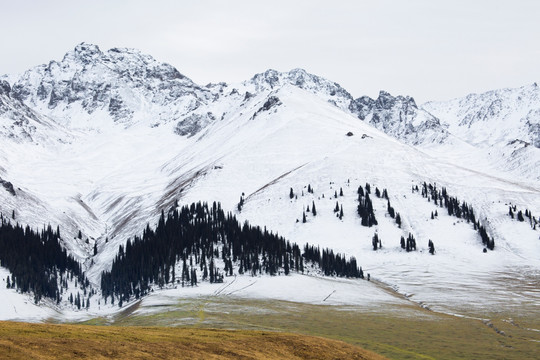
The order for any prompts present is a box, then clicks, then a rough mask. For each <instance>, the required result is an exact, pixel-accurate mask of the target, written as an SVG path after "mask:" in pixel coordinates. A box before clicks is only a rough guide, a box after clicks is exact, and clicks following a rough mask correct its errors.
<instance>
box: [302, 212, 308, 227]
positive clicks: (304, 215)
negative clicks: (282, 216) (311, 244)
mask: <svg viewBox="0 0 540 360" xmlns="http://www.w3.org/2000/svg"><path fill="white" fill-rule="evenodd" d="M306 222H307V220H306V212H303V213H302V223H304V224H305V223H306Z"/></svg>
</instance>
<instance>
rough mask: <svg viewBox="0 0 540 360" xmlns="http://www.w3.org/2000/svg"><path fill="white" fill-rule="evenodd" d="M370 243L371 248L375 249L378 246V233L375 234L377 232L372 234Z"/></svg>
mask: <svg viewBox="0 0 540 360" xmlns="http://www.w3.org/2000/svg"><path fill="white" fill-rule="evenodd" d="M371 244H372V245H373V250H377V248H378V246H379V235H377V233H375V235H373V238H372V239H371Z"/></svg>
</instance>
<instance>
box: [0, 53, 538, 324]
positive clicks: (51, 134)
mask: <svg viewBox="0 0 540 360" xmlns="http://www.w3.org/2000/svg"><path fill="white" fill-rule="evenodd" d="M5 79H9V81H10V83H8V82H7V81H3V82H2V83H1V84H2V85H1V90H0V125H1V127H0V130H1V133H0V136H1V139H2V140H1V142H0V178H1V179H0V184H2V185H3V186H0V211H1V212H2V213H3V214H4V215H11V214H12V213H13V212H14V216H13V217H14V220H15V221H17V222H20V223H21V224H28V225H30V226H31V227H32V228H33V229H36V228H39V229H40V228H42V227H43V226H44V224H49V223H50V224H52V226H53V227H55V226H56V225H59V227H60V230H61V233H62V234H63V235H62V243H63V246H64V247H65V248H66V249H68V251H69V253H70V254H72V255H73V256H74V257H75V258H76V259H77V260H78V261H80V262H81V263H82V264H83V268H84V270H85V271H86V274H87V276H88V278H89V279H90V281H91V282H92V284H93V285H94V286H95V287H96V288H97V289H99V282H100V276H101V272H102V271H104V270H109V269H110V267H111V263H112V262H113V260H114V259H115V257H116V256H117V253H118V250H119V246H120V245H122V246H124V245H125V244H126V242H127V240H128V239H130V238H133V237H134V236H135V235H140V234H141V233H142V232H143V231H144V229H145V227H146V226H147V224H149V225H150V226H152V227H153V226H155V225H156V223H157V221H158V218H159V216H160V213H161V212H162V211H165V212H168V211H169V210H170V209H171V208H174V207H175V206H176V205H177V203H178V204H179V205H186V204H190V203H192V202H197V201H208V202H209V203H211V202H213V201H219V202H220V203H221V206H222V207H223V208H224V209H225V210H227V211H232V212H234V213H235V214H236V216H237V217H238V218H239V220H241V221H244V220H245V221H249V222H250V223H252V224H255V225H259V226H261V227H267V228H268V229H270V230H271V231H274V232H278V233H279V234H280V235H282V236H284V237H285V238H287V239H288V240H291V241H293V242H296V243H298V244H301V245H302V244H305V243H306V242H309V243H310V244H315V245H321V246H324V247H329V248H332V249H334V250H335V251H337V252H341V253H345V254H348V255H354V256H355V257H356V259H357V260H358V262H359V265H361V266H362V267H363V268H364V270H365V271H366V272H367V271H369V272H370V273H371V274H372V276H373V277H374V278H376V279H378V280H381V281H383V282H385V283H387V284H389V285H390V286H392V287H393V288H394V289H396V290H397V291H399V292H400V293H402V294H407V295H410V298H411V299H412V300H413V301H415V302H424V303H427V304H428V305H429V306H433V307H434V308H437V309H439V310H443V311H446V312H457V311H458V310H462V309H464V308H465V307H466V306H468V307H472V305H471V304H470V302H471V299H476V298H479V297H482V298H483V299H485V301H486V302H489V303H492V304H497V306H499V305H500V304H502V303H504V302H508V303H510V304H514V302H515V299H514V298H513V297H512V295H513V293H512V292H513V291H520V293H519V294H520V296H523V297H524V298H526V299H528V300H530V301H533V302H534V301H538V299H539V298H540V294H539V293H538V289H534V288H531V286H529V285H527V284H530V282H527V279H528V276H529V275H527V274H530V276H536V275H535V274H538V272H539V271H540V258H539V257H538V255H537V254H538V253H539V250H540V243H539V242H538V235H539V233H538V229H534V226H533V224H534V221H533V218H534V219H538V216H537V215H536V214H538V212H539V211H540V184H539V182H538V178H539V176H540V174H538V169H539V167H537V166H535V165H534V164H538V163H539V161H540V156H539V154H538V151H537V150H538V149H537V148H536V147H535V146H529V145H527V146H525V145H524V143H530V144H534V143H535V141H537V140H535V139H537V135H535V133H534V131H537V130H534V129H536V128H535V126H537V125H534V124H538V118H537V117H535V115H534V114H536V113H537V111H536V112H535V110H534V106H535V105H534V104H536V102H535V101H536V100H537V99H538V96H537V90H535V88H529V90H528V91H527V90H526V89H525V90H523V91H522V92H521V93H520V94H521V95H515V96H514V95H512V96H514V98H513V99H514V102H513V103H519V104H521V105H519V109H521V110H520V111H521V112H520V113H519V114H517V115H516V114H515V112H514V110H516V109H517V108H516V107H512V106H510V105H508V106H507V105H505V106H502V105H501V106H499V108H500V109H504V111H502V110H500V111H498V112H497V111H494V110H493V111H492V113H494V114H496V116H495V120H494V127H495V128H497V129H493V130H492V129H491V128H490V127H489V126H486V125H487V124H488V123H489V124H491V122H490V121H491V120H489V119H488V118H485V117H482V120H478V121H476V120H475V121H472V120H474V119H477V118H478V116H476V115H475V116H473V115H470V116H469V115H467V114H469V113H472V112H473V111H476V112H475V114H478V113H480V112H481V110H478V109H484V108H485V106H487V108H489V105H486V103H487V102H490V101H491V102H493V101H492V100H491V99H492V97H495V96H496V97H498V98H499V99H500V103H501V104H506V103H507V102H505V101H507V100H505V99H508V98H512V96H507V95H505V94H510V93H511V94H514V93H517V92H516V91H512V90H508V91H506V90H505V91H498V92H494V93H497V95H489V96H486V97H485V99H489V100H485V99H484V100H482V99H480V97H478V98H475V97H473V98H475V100H474V101H472V100H470V101H467V102H461V103H460V101H459V100H454V101H451V102H449V103H447V104H446V105H445V104H443V103H437V104H436V103H428V104H426V105H424V106H422V107H418V106H417V105H416V103H415V101H414V99H413V98H411V97H404V96H397V97H394V96H391V95H390V94H388V93H386V92H381V93H380V95H379V97H378V98H377V99H375V100H374V99H370V98H369V97H365V96H364V97H359V98H356V99H355V98H353V96H352V95H350V94H349V93H348V92H347V91H346V90H344V89H343V88H342V87H340V86H339V85H338V84H336V83H334V82H331V81H328V80H326V79H323V78H320V77H318V76H315V75H312V74H308V73H307V72H305V71H304V70H300V69H296V70H292V71H290V72H285V73H280V72H277V71H274V70H268V71H266V72H264V73H261V74H257V75H255V76H254V77H252V78H251V79H249V80H246V81H244V82H242V83H239V84H225V83H216V84H208V85H206V86H199V85H197V84H194V83H193V82H192V81H191V80H189V79H188V78H187V77H185V76H183V75H181V73H180V72H179V71H177V70H176V69H175V68H174V67H172V66H170V65H167V64H161V63H159V62H158V61H156V60H154V59H153V58H151V57H150V56H148V55H144V54H141V53H140V52H138V51H136V50H131V49H112V50H109V51H107V52H102V51H101V50H99V48H98V47H97V46H95V45H90V44H84V43H83V44H80V45H78V46H77V47H76V48H75V49H74V50H73V51H71V52H69V53H67V54H66V55H65V56H64V58H63V59H62V60H61V61H59V62H55V61H52V62H51V63H49V64H48V65H42V66H38V67H35V68H33V69H30V70H28V71H27V72H25V73H23V74H22V75H20V76H10V77H5ZM525 97H527V99H525ZM518 98H519V99H520V100H519V101H521V102H519V101H518V100H517V99H518ZM535 99H536V100H535ZM460 104H461V105H460ZM466 104H467V105H466ZM473 104H474V106H473ZM491 108H492V109H493V107H491ZM444 109H446V110H444ZM475 109H476V110H475ZM512 109H514V110H512ZM516 111H517V110H516ZM489 114H491V112H489ZM520 114H521V115H520ZM523 114H525V115H523ZM510 118H512V119H517V118H519V119H520V120H516V121H515V122H516V123H517V124H516V125H515V126H514V125H512V124H511V123H510V122H509V119H510ZM463 119H467V120H463ZM462 122H463V124H461V123H462ZM477 123H478V125H477ZM503 123H504V124H503ZM460 124H461V125H460ZM469 126H470V128H471V129H473V130H474V131H475V134H476V135H474V136H473V135H469V133H468V130H466V129H465V127H467V129H468V128H469ZM499 126H500V127H501V128H503V129H505V130H504V131H502V130H498V129H499V128H498V127H499ZM527 127H528V128H529V129H533V131H532V133H528V132H527V130H526V128H527ZM491 130H492V132H490V131H491ZM495 134H497V135H495ZM482 136H483V137H484V138H485V141H486V142H489V141H491V140H493V139H494V138H495V137H497V139H500V141H499V140H498V141H497V143H498V142H501V143H504V144H508V143H510V145H508V146H518V147H523V148H526V151H527V153H524V152H519V154H518V152H515V154H514V155H512V159H514V161H516V162H517V163H516V164H515V165H516V166H515V167H513V168H510V167H509V165H508V164H509V162H508V161H507V160H508V159H509V157H508V156H507V153H506V150H505V149H507V148H506V147H504V148H500V147H497V148H496V149H495V148H494V147H493V146H488V147H486V148H485V149H484V148H483V147H482V146H483V145H482V144H483V141H482V140H481V137H482ZM475 139H478V140H475ZM503 139H504V140H503ZM516 139H517V140H518V141H517V142H516V141H515V140H516ZM473 140H474V141H473ZM490 144H491V143H490ZM505 146H507V145H505ZM482 149H484V150H485V151H484V150H482ZM532 150H534V151H532ZM488 152H491V153H490V154H488ZM464 156H466V157H467V160H465V161H462V157H464ZM424 181H425V182H427V183H429V184H433V185H435V186H436V187H437V188H438V189H441V188H442V187H444V188H445V189H446V190H447V191H448V192H449V193H450V194H451V195H452V196H455V197H456V198H458V199H459V200H460V201H461V202H462V203H463V202H466V203H467V204H468V205H471V206H472V207H474V211H475V216H476V219H477V220H478V222H479V224H481V225H482V226H483V227H485V229H486V231H487V232H488V234H489V236H490V237H493V238H494V239H495V249H494V251H487V252H486V253H484V252H483V250H484V247H485V246H484V245H483V244H482V241H481V237H480V235H479V232H478V229H477V226H476V224H474V225H473V224H471V223H469V219H465V218H461V217H456V216H453V215H452V214H451V212H450V211H448V210H447V208H445V207H444V205H443V204H442V203H435V202H434V199H432V198H430V197H427V198H425V197H423V196H422V195H421V194H420V193H419V192H417V191H414V189H415V187H416V186H420V187H422V185H423V183H424ZM366 183H368V184H371V187H372V193H375V188H377V190H381V191H382V190H383V189H386V190H387V193H388V196H387V198H386V197H384V196H376V195H373V194H372V198H373V210H374V213H375V216H376V217H377V220H378V224H377V225H374V226H372V227H366V226H363V225H362V224H361V219H360V218H359V216H358V213H357V208H358V205H359V202H358V190H357V189H358V187H359V186H364V187H365V184H366ZM9 184H11V185H9ZM308 185H309V186H310V188H313V189H314V191H308ZM11 189H12V190H13V191H10V190H11ZM290 189H293V192H294V194H295V197H290V196H289V194H290V193H289V191H290ZM13 192H14V193H15V194H13ZM342 192H343V195H341V193H342ZM239 202H242V206H240V207H239V206H238V205H239ZM336 203H337V205H336ZM462 203H461V204H462ZM314 204H316V207H317V215H316V216H315V215H313V213H312V212H310V211H308V210H307V209H308V208H309V207H310V206H311V207H312V206H313V205H314ZM390 205H391V206H392V207H394V208H395V211H397V212H398V213H399V214H400V217H401V225H400V226H398V224H397V223H396V220H395V218H394V217H392V216H391V215H390V211H389V207H390ZM336 206H337V207H338V208H339V210H341V211H342V212H343V213H344V215H343V216H340V214H339V211H338V213H336V212H335V208H336ZM509 206H515V207H516V208H515V210H513V211H516V213H517V212H518V211H519V210H521V211H522V212H525V210H526V209H527V210H528V212H529V211H530V212H531V213H532V214H533V215H531V218H530V220H529V219H527V221H523V222H522V221H519V220H517V219H516V218H512V217H510V216H509ZM239 208H240V210H239ZM437 211H438V215H437V216H435V215H432V214H433V213H437ZM303 214H307V215H306V222H305V223H304V222H303V221H301V220H302V216H303ZM336 215H338V216H336ZM297 220H298V221H297ZM79 232H80V236H78V234H79ZM375 233H376V234H377V236H378V237H379V238H380V239H382V241H381V243H382V244H383V247H382V249H380V250H378V251H373V246H372V244H373V243H372V239H373V236H374V234H375ZM409 234H411V235H414V237H415V238H416V239H417V243H418V246H417V247H418V249H417V250H418V251H414V252H409V251H405V250H404V249H402V247H401V246H400V237H402V236H403V237H405V238H407V237H408V235H409ZM428 240H432V241H433V242H434V243H435V246H436V249H437V250H436V251H437V252H436V255H435V256H431V255H430V254H429V252H428V245H427V244H428ZM94 252H95V254H94ZM2 271H4V273H5V272H6V271H5V269H2ZM180 271H181V269H177V271H176V273H177V274H179V273H180ZM503 273H504V274H508V273H510V274H514V275H516V276H517V275H519V276H521V278H522V279H523V283H522V285H523V284H524V285H523V287H522V288H521V290H516V289H511V290H510V289H509V290H508V291H502V293H496V294H493V293H489V291H487V289H490V288H491V287H492V286H493V284H494V283H495V284H497V285H498V286H502V287H503V288H505V286H508V285H505V281H506V280H505V279H506V277H502V276H499V275H498V274H503ZM2 274H3V273H2ZM298 276H299V277H298V278H297V279H299V280H298V281H296V280H295V281H293V282H292V283H291V284H292V285H293V286H302V283H303V280H301V279H303V278H302V277H301V275H298ZM261 281H263V280H261ZM264 281H266V280H264ZM271 281H274V280H271ZM286 281H288V280H285V281H284V282H283V283H285V282H286ZM306 281H307V282H310V283H311V281H313V280H309V281H308V280H306ZM238 284H243V285H242V286H245V285H246V282H245V281H238ZM321 284H322V283H321ZM325 284H327V283H326V282H325ZM355 284H356V285H355V286H358V289H363V290H361V291H365V293H366V294H374V293H377V294H379V295H380V296H383V295H381V293H382V290H381V291H379V290H380V289H379V290H377V288H376V287H377V285H374V283H367V282H366V283H360V284H358V283H355ZM204 285H205V286H206V285H207V284H204ZM208 286H210V284H208ZM332 286H333V285H332ZM340 286H342V285H340ZM321 287H322V288H323V291H327V290H328V285H324V286H323V285H321ZM70 288H72V286H71V285H70ZM344 288H345V286H342V287H340V289H344ZM449 288H452V289H453V292H452V294H449V293H448V289H449ZM242 289H243V288H239V291H240V290H242ZM355 289H356V288H355ZM505 289H506V288H505ZM2 291H11V290H2ZM205 291H206V290H205ZM330 291H332V290H330ZM340 291H341V290H340ZM359 291H360V290H359ZM294 293H296V291H294ZM10 294H11V295H10V299H11V298H12V297H14V296H15V295H14V294H13V292H11V293H10ZM347 294H349V295H350V296H349V295H347V296H345V297H344V298H341V300H340V301H343V302H345V303H348V302H350V301H358V300H357V299H362V301H368V300H367V297H362V296H360V297H356V295H354V294H352V295H351V293H349V292H347ZM259 295H260V294H259ZM259 295H258V296H259ZM267 296H269V297H271V296H275V295H273V294H267ZM280 296H281V295H280ZM291 296H292V295H291ZM295 296H296V297H294V300H295V301H301V299H300V300H299V298H298V296H297V294H296V295H295ZM385 296H386V295H385ZM285 297H286V296H285ZM286 298H287V297H286ZM290 298H291V299H292V298H293V297H290ZM374 299H380V297H377V296H374ZM13 301H16V300H13ZM92 301H95V302H96V303H97V302H98V299H97V298H95V299H93V300H92ZM374 301H375V300H374ZM96 303H93V304H92V307H91V309H92V311H93V312H91V313H92V314H99V311H101V309H100V310H99V311H98V307H97V306H96ZM482 306H483V304H477V308H478V309H479V310H478V311H481V309H482ZM71 308H72V307H70V305H68V304H63V305H61V306H60V307H59V308H57V309H58V311H60V312H66V311H68V310H69V309H71ZM107 309H108V310H107V311H113V308H112V307H110V306H109V307H108V308H107ZM114 309H117V307H114ZM29 311H30V310H29ZM104 311H105V310H104ZM114 311H115V310H114ZM29 313H30V312H29ZM49 315H50V314H49V313H47V316H49ZM4 317H7V318H9V316H8V315H6V316H4Z"/></svg>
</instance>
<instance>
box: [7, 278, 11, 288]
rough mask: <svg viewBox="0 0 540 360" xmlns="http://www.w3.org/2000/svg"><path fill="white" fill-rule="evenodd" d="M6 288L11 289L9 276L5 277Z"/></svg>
mask: <svg viewBox="0 0 540 360" xmlns="http://www.w3.org/2000/svg"><path fill="white" fill-rule="evenodd" d="M6 288H8V289H11V280H10V279H9V276H8V277H7V279H6Z"/></svg>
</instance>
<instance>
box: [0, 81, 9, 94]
mask: <svg viewBox="0 0 540 360" xmlns="http://www.w3.org/2000/svg"><path fill="white" fill-rule="evenodd" d="M10 92H11V86H10V85H9V83H8V82H7V81H5V80H0V95H1V94H4V95H9V93H10Z"/></svg>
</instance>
